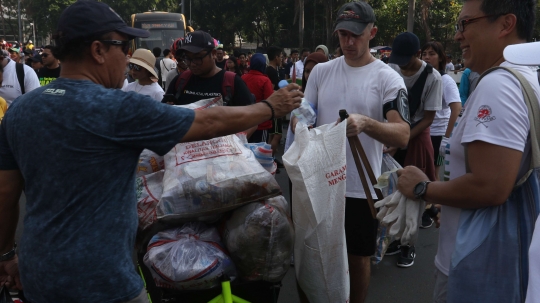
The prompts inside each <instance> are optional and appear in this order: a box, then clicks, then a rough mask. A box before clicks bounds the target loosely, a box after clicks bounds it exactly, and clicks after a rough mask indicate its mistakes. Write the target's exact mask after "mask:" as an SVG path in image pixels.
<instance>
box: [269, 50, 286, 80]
mask: <svg viewBox="0 0 540 303" xmlns="http://www.w3.org/2000/svg"><path fill="white" fill-rule="evenodd" d="M282 54H283V52H282V49H281V48H279V47H277V46H270V47H268V49H267V55H268V66H267V67H266V75H267V76H268V78H270V81H272V86H273V87H274V90H278V89H279V86H278V83H279V80H280V79H279V68H280V67H281V61H282V56H283V55H282Z"/></svg>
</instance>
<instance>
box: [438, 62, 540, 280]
mask: <svg viewBox="0 0 540 303" xmlns="http://www.w3.org/2000/svg"><path fill="white" fill-rule="evenodd" d="M501 66H506V67H512V68H514V69H516V70H518V71H519V72H521V73H522V74H523V75H524V76H525V78H526V79H527V80H528V81H529V82H530V83H531V86H532V87H533V89H534V91H535V93H536V97H537V98H540V87H539V86H538V80H537V79H536V74H534V73H533V72H532V71H531V70H530V69H529V68H528V67H525V66H517V65H513V64H510V63H508V62H503V63H502V64H501ZM529 130H530V124H529V118H528V115H527V106H526V104H525V101H524V99H523V94H522V92H521V86H520V84H519V82H518V80H517V79H516V78H515V77H514V76H513V75H511V74H510V73H508V72H506V71H502V70H497V71H494V72H491V73H490V74H489V75H487V76H486V77H484V79H483V80H482V81H480V82H479V83H478V86H477V87H476V90H475V91H474V92H473V93H472V95H470V96H469V99H468V100H467V103H466V104H465V107H464V108H463V109H462V114H461V115H460V117H458V119H457V122H456V126H455V127H454V130H453V131H452V136H451V137H450V140H449V146H450V153H449V154H447V155H446V158H445V160H446V161H447V164H446V166H445V172H444V179H445V180H453V179H456V178H459V177H461V176H463V175H465V173H466V171H465V149H464V146H463V145H465V144H467V143H470V142H473V141H483V142H487V143H490V144H494V145H498V146H503V147H506V148H510V149H514V150H519V151H521V152H523V156H522V159H521V164H520V171H519V174H518V179H519V178H520V177H521V176H523V175H524V174H525V173H526V172H527V170H528V168H529V165H530V161H531V157H530V144H531V143H530V140H527V135H528V134H529ZM516 181H517V180H516ZM460 214H461V209H460V208H455V207H450V206H444V205H443V206H442V210H441V228H440V231H439V247H438V250H437V255H436V256H435V266H437V268H438V269H439V270H440V271H441V272H443V273H444V274H445V275H448V272H449V269H450V262H451V258H452V254H453V252H454V248H455V243H456V235H457V230H458V227H459V217H460Z"/></svg>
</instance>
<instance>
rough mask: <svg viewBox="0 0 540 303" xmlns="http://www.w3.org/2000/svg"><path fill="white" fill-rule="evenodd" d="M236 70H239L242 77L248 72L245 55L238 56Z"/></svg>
mask: <svg viewBox="0 0 540 303" xmlns="http://www.w3.org/2000/svg"><path fill="white" fill-rule="evenodd" d="M238 68H239V69H240V73H241V74H242V75H245V74H247V73H248V71H249V65H248V62H247V56H246V54H245V53H241V54H240V55H239V56H238Z"/></svg>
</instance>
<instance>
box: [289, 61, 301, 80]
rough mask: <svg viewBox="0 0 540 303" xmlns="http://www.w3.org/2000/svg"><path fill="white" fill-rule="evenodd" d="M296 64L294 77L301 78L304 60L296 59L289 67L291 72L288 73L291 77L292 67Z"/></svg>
mask: <svg viewBox="0 0 540 303" xmlns="http://www.w3.org/2000/svg"><path fill="white" fill-rule="evenodd" d="M295 66H296V79H302V74H303V73H304V62H302V60H298V61H296V63H295V64H294V65H293V67H291V73H290V74H289V77H291V78H292V74H293V69H294V67H295Z"/></svg>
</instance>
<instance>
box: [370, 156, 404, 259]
mask: <svg viewBox="0 0 540 303" xmlns="http://www.w3.org/2000/svg"><path fill="white" fill-rule="evenodd" d="M399 168H401V165H399V163H397V161H396V160H394V158H392V156H390V155H388V154H383V160H382V166H381V174H382V173H384V172H387V171H391V170H394V169H399ZM397 179H398V176H397V173H392V174H391V175H390V177H389V178H388V186H387V187H385V188H383V189H381V192H382V194H383V196H384V197H387V196H388V195H391V194H392V193H394V191H396V190H397ZM393 240H394V239H393V238H392V237H390V236H388V233H387V227H386V226H385V225H382V224H379V227H378V229H377V249H376V250H375V253H374V254H373V255H372V256H371V262H372V263H373V264H379V263H380V262H381V261H382V259H383V257H384V254H385V253H386V250H387V249H388V245H390V243H392V241H393Z"/></svg>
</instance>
